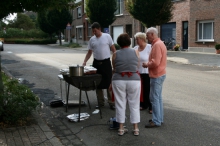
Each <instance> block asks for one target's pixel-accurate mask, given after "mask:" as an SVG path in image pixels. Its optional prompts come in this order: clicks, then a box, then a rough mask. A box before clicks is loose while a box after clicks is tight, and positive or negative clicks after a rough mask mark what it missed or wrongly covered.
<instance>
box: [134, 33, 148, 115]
mask: <svg viewBox="0 0 220 146" xmlns="http://www.w3.org/2000/svg"><path fill="white" fill-rule="evenodd" d="M134 37H135V40H136V43H137V46H135V47H134V49H135V50H138V51H139V54H140V64H141V65H140V66H139V73H140V75H141V83H142V86H141V97H140V110H144V109H148V110H149V113H150V114H151V113H152V105H151V102H150V77H149V72H148V68H144V67H143V66H142V64H143V63H144V62H148V59H149V55H150V52H151V45H150V44H147V42H146V34H145V33H142V32H138V33H136V34H135V35H134Z"/></svg>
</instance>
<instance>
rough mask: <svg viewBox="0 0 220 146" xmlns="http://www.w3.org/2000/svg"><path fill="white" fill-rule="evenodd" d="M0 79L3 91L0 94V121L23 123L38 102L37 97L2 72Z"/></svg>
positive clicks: (13, 123) (14, 123)
mask: <svg viewBox="0 0 220 146" xmlns="http://www.w3.org/2000/svg"><path fill="white" fill-rule="evenodd" d="M1 73H2V72H1ZM2 79H3V84H4V92H3V93H1V94H0V123H4V125H5V124H7V125H11V124H12V125H23V124H22V123H26V121H28V118H29V117H30V116H31V114H32V111H33V110H35V109H36V107H37V106H38V105H39V104H40V102H39V98H38V97H37V96H36V95H34V94H33V93H32V91H31V90H30V89H29V88H28V87H26V86H25V85H22V84H19V83H18V81H17V80H16V79H10V78H9V77H8V76H6V75H5V74H4V73H2Z"/></svg>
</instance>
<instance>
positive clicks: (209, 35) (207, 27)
mask: <svg viewBox="0 0 220 146" xmlns="http://www.w3.org/2000/svg"><path fill="white" fill-rule="evenodd" d="M197 28H198V30H197V32H198V34H197V35H198V36H197V38H198V41H214V38H213V32H214V21H199V22H198V26H197Z"/></svg>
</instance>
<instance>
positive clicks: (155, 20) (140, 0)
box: [126, 0, 173, 27]
mask: <svg viewBox="0 0 220 146" xmlns="http://www.w3.org/2000/svg"><path fill="white" fill-rule="evenodd" d="M126 7H127V10H128V11H129V13H130V14H131V15H132V16H133V17H134V18H135V19H137V20H139V21H140V22H141V23H142V24H143V25H144V26H145V27H151V26H156V25H161V24H164V23H167V22H168V21H170V19H171V18H172V10H173V2H172V1H171V0H127V3H126Z"/></svg>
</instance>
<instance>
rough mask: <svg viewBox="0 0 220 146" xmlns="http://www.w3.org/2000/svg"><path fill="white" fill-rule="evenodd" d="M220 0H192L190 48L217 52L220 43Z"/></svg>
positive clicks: (191, 49)
mask: <svg viewBox="0 0 220 146" xmlns="http://www.w3.org/2000/svg"><path fill="white" fill-rule="evenodd" d="M219 11H220V0H191V1H190V21H189V26H190V27H189V32H190V33H189V50H190V51H202V52H215V49H214V46H215V44H216V43H220V34H219V32H220V15H219Z"/></svg>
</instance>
